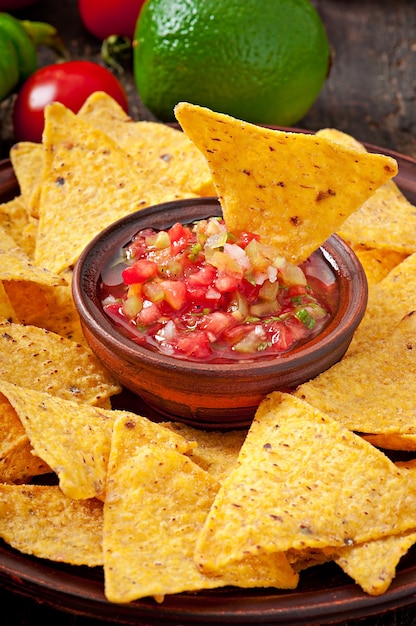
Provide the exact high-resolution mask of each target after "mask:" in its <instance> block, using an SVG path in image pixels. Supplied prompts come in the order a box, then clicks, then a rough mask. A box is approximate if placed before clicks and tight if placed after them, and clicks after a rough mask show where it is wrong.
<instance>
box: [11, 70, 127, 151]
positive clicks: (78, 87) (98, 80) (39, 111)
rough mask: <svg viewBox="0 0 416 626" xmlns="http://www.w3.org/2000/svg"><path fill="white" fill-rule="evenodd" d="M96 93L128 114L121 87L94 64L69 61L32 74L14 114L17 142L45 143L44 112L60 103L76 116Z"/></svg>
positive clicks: (19, 96)
mask: <svg viewBox="0 0 416 626" xmlns="http://www.w3.org/2000/svg"><path fill="white" fill-rule="evenodd" d="M95 91H105V92H106V93H108V94H109V95H110V96H111V97H112V98H114V100H116V101H117V102H118V103H119V104H120V106H121V107H123V109H124V110H125V111H126V112H127V111H128V103H127V97H126V94H125V92H124V89H123V87H122V85H121V83H120V82H119V81H118V80H117V78H116V77H115V76H114V75H113V74H112V73H111V72H110V71H109V70H107V69H106V68H105V67H102V66H101V65H98V64H97V63H92V62H91V61H67V62H65V63H55V64H53V65H47V66H46V67H43V68H41V69H39V70H37V71H36V72H35V73H34V74H32V75H31V76H30V77H29V78H28V79H27V81H26V82H25V83H24V84H23V86H22V88H21V89H20V91H19V93H18V95H17V98H16V101H15V104H14V110H13V125H14V135H15V139H16V140H17V141H34V142H40V141H41V140H42V132H43V126H44V114H43V111H44V108H45V106H46V105H47V104H49V103H50V102H54V101H55V102H56V101H57V102H61V103H62V104H64V105H65V106H66V107H68V108H69V109H71V111H73V112H74V113H77V112H78V111H79V109H80V108H81V107H82V105H83V104H84V102H85V100H86V99H87V98H88V96H90V95H91V94H92V93H94V92H95Z"/></svg>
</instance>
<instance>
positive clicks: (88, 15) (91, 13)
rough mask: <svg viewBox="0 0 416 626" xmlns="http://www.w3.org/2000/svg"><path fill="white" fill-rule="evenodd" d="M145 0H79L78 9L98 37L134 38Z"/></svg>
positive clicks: (89, 29) (87, 27)
mask: <svg viewBox="0 0 416 626" xmlns="http://www.w3.org/2000/svg"><path fill="white" fill-rule="evenodd" d="M0 1H1V0H0ZM144 1H145V0H118V2H114V0H78V10H79V14H80V16H81V20H82V21H83V23H84V26H85V28H86V29H87V30H88V31H89V32H90V33H91V34H92V35H95V37H98V39H106V38H107V37H109V36H110V35H124V36H125V37H130V39H133V36H134V30H135V27H136V22H137V18H138V16H139V13H140V9H141V8H142V5H143V4H144Z"/></svg>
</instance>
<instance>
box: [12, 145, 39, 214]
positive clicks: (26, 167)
mask: <svg viewBox="0 0 416 626" xmlns="http://www.w3.org/2000/svg"><path fill="white" fill-rule="evenodd" d="M10 160H11V162H12V165H13V169H14V172H15V174H16V178H17V181H18V183H19V187H20V191H21V194H22V196H23V199H24V201H25V203H26V206H27V207H28V209H29V213H30V214H31V215H33V216H35V217H37V216H38V208H39V206H38V204H39V195H40V185H41V182H42V165H43V145H42V144H41V143H33V142H31V141H21V142H18V143H16V144H14V146H12V147H11V149H10Z"/></svg>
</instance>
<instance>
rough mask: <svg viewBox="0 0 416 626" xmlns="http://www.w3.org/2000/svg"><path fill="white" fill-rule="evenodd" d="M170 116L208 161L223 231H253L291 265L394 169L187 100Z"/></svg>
mask: <svg viewBox="0 0 416 626" xmlns="http://www.w3.org/2000/svg"><path fill="white" fill-rule="evenodd" d="M175 115H176V118H177V119H178V121H179V123H180V125H181V126H182V129H183V130H184V132H185V133H186V134H187V135H188V136H189V138H190V139H191V140H192V141H193V142H194V143H195V145H196V146H198V148H199V149H200V150H201V151H202V152H203V153H204V155H205V157H206V158H207V160H208V163H209V165H210V168H211V171H212V177H213V180H214V184H215V186H216V189H217V194H218V197H219V200H220V203H221V206H222V209H223V215H224V219H225V222H226V224H227V226H228V229H229V230H230V231H231V232H236V233H239V232H242V231H250V232H255V233H258V234H259V235H260V236H261V237H262V239H263V241H264V242H265V243H268V244H269V245H272V246H274V247H275V248H276V249H277V250H278V251H279V253H280V254H281V255H283V256H285V257H286V258H287V259H288V260H289V261H291V262H292V263H295V264H299V263H300V262H301V261H304V260H306V258H307V257H308V256H309V255H310V254H311V253H312V252H313V251H314V250H316V249H317V248H319V246H320V245H321V244H323V243H324V241H325V240H326V239H327V238H328V237H329V236H330V235H332V234H333V233H334V232H335V231H337V230H338V229H339V227H340V226H341V224H342V223H343V222H344V221H345V219H346V218H347V217H348V216H349V215H351V213H353V212H354V211H356V210H357V209H358V208H359V207H360V206H361V204H362V203H363V202H365V200H367V199H368V198H369V197H370V196H371V195H372V194H373V193H374V192H375V190H376V189H377V188H378V187H380V186H381V185H383V184H384V183H385V182H386V181H387V180H389V179H390V178H392V177H393V176H395V174H397V171H398V168H397V163H396V161H395V160H394V159H393V158H391V157H387V156H384V155H375V154H369V153H366V152H361V151H359V150H354V149H352V148H349V147H345V146H342V145H340V144H337V143H335V142H333V141H329V140H327V139H324V138H319V137H315V136H314V135H310V134H304V133H294V132H286V131H278V130H271V129H268V128H263V127H259V126H255V125H253V124H249V123H247V122H243V121H240V120H237V119H234V118H232V117H230V116H228V115H224V114H220V113H215V112H213V111H211V110H209V109H207V108H204V107H200V106H196V105H192V104H189V103H187V102H182V103H179V104H178V105H177V106H176V107H175Z"/></svg>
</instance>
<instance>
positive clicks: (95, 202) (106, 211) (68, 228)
mask: <svg viewBox="0 0 416 626" xmlns="http://www.w3.org/2000/svg"><path fill="white" fill-rule="evenodd" d="M43 144H44V150H45V152H44V168H43V180H42V191H41V196H40V205H39V230H38V238H37V241H36V250H35V262H36V263H37V264H38V265H42V266H45V267H48V268H50V269H51V270H53V271H55V272H57V273H60V272H62V271H63V270H65V269H67V268H68V267H71V266H72V265H74V263H75V262H76V261H77V259H78V257H79V255H80V253H81V252H82V250H83V249H84V247H85V246H86V245H87V244H88V243H89V242H90V241H91V239H92V238H93V237H94V236H95V235H96V234H98V233H99V232H100V231H101V230H103V229H104V228H105V227H106V226H108V225H109V224H111V223H112V222H115V221H116V220H118V219H119V218H121V217H124V216H125V215H128V214H129V213H132V212H133V211H137V210H139V209H142V208H144V207H146V206H149V205H152V204H159V203H160V202H165V201H167V200H175V199H177V198H179V197H185V196H189V194H184V193H181V192H180V191H179V192H178V190H177V189H176V188H175V187H174V185H171V186H169V185H168V184H167V182H166V181H163V183H161V182H160V181H159V180H158V176H157V173H152V171H151V170H148V169H146V168H141V169H140V170H139V169H138V168H137V167H135V163H134V161H133V160H132V158H131V157H130V156H129V155H128V154H127V153H126V152H125V151H124V150H123V149H122V148H121V147H120V146H119V145H118V144H117V143H116V142H115V141H113V140H112V139H110V137H109V136H108V135H106V134H105V133H104V132H102V131H101V130H99V129H98V128H95V127H94V126H91V125H90V124H88V122H86V121H85V120H83V119H81V118H80V117H78V116H77V115H75V114H74V113H72V111H70V110H69V109H67V108H65V107H64V106H63V105H62V104H60V103H58V102H55V103H53V104H50V105H48V107H47V108H46V110H45V130H44V134H43Z"/></svg>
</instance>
